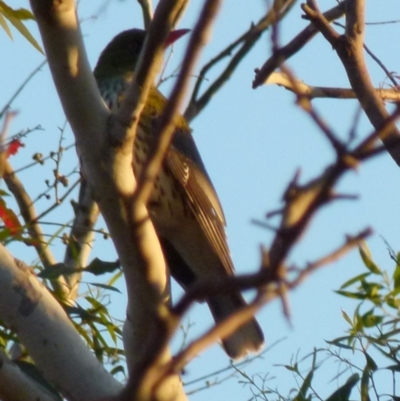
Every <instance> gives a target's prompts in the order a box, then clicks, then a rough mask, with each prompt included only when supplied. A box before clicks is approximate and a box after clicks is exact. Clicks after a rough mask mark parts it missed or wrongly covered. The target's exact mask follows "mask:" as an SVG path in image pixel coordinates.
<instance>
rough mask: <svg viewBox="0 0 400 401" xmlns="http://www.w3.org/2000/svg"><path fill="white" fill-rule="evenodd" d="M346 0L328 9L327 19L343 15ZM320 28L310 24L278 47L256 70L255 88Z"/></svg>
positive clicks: (325, 14) (330, 19) (331, 19)
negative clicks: (284, 44)
mask: <svg viewBox="0 0 400 401" xmlns="http://www.w3.org/2000/svg"><path fill="white" fill-rule="evenodd" d="M347 1H349V0H344V1H342V2H340V3H339V4H338V5H337V6H336V7H333V8H331V9H330V10H329V11H326V12H325V13H324V14H323V15H324V17H325V18H326V20H327V21H333V20H335V19H338V18H340V17H342V16H343V14H344V7H345V4H346V2H347ZM317 33H318V29H317V28H316V27H315V26H314V24H312V23H311V24H310V25H308V26H307V27H306V28H305V29H303V30H302V31H301V32H300V33H299V34H298V35H297V36H296V37H295V38H294V39H292V40H291V41H290V42H289V43H288V44H287V45H286V46H283V47H281V48H280V49H277V50H276V51H275V52H274V53H273V54H272V56H271V57H270V58H269V59H268V60H267V61H266V62H265V63H264V65H263V66H262V67H261V69H257V70H256V76H255V79H254V81H253V88H254V89H255V88H257V87H258V86H260V85H262V84H263V83H264V82H265V81H266V80H267V79H268V77H269V76H270V75H271V74H272V73H273V72H274V71H275V70H276V69H277V68H279V67H280V66H281V65H282V64H283V63H284V62H285V61H286V60H288V59H289V58H290V57H292V56H293V55H294V54H296V53H297V52H298V51H299V50H300V49H302V48H303V47H304V46H305V45H306V44H307V43H308V42H309V41H310V40H311V39H312V38H313V37H314V36H315V35H316V34H317Z"/></svg>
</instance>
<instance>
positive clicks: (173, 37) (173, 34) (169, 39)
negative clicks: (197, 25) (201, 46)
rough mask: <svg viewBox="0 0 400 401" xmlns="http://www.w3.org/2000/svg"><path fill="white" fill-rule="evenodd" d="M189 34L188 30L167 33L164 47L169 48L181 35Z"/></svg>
mask: <svg viewBox="0 0 400 401" xmlns="http://www.w3.org/2000/svg"><path fill="white" fill-rule="evenodd" d="M188 32H190V29H177V30H176V31H172V32H170V33H169V35H168V37H167V40H166V41H165V47H166V48H167V47H168V46H171V45H172V44H173V43H174V42H176V41H177V40H178V39H179V38H181V37H182V36H183V35H186V34H187V33H188Z"/></svg>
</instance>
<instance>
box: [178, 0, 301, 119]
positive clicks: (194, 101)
mask: <svg viewBox="0 0 400 401" xmlns="http://www.w3.org/2000/svg"><path fill="white" fill-rule="evenodd" d="M293 4H295V1H294V0H284V1H282V0H275V1H274V4H273V5H272V6H271V8H270V9H269V11H268V12H267V14H266V16H264V17H263V18H261V19H260V21H258V22H257V23H256V24H255V25H252V26H251V27H250V28H249V29H248V31H247V32H245V33H244V34H243V35H241V36H240V37H239V38H238V39H236V40H235V41H234V42H233V43H231V44H230V45H229V46H227V47H226V48H225V49H224V50H222V51H221V52H220V53H219V54H218V55H217V56H215V57H214V58H213V59H212V60H210V61H209V62H208V63H207V64H206V65H205V66H204V67H203V68H202V69H201V71H200V74H199V77H198V78H197V81H196V85H195V87H194V90H193V93H192V96H191V99H190V101H189V104H188V106H187V109H186V111H185V113H184V116H185V118H186V120H187V121H191V120H193V119H194V118H195V117H197V116H198V115H199V114H200V112H201V111H202V110H203V109H204V108H205V107H206V106H207V104H208V103H209V102H210V100H211V98H212V97H213V96H214V95H215V93H216V92H217V91H218V90H220V89H221V88H222V87H223V85H225V84H226V82H227V81H228V80H229V78H230V77H231V76H232V73H233V72H234V71H235V69H236V68H237V67H238V65H239V64H240V62H241V61H242V60H243V59H244V57H245V56H246V55H247V54H248V53H249V51H250V50H251V49H252V48H253V46H254V45H255V44H256V43H257V41H258V40H259V39H260V38H261V35H262V33H263V32H264V31H266V30H267V29H268V28H269V27H270V26H271V24H274V23H277V22H279V21H280V20H281V19H282V18H283V17H284V16H285V15H286V13H287V12H288V11H289V10H290V9H291V7H292V6H293ZM238 47H239V49H238V50H237V51H236V53H235V54H234V55H233V56H232V53H233V52H234V50H235V49H236V48H238ZM226 57H231V60H230V62H229V63H228V65H227V66H226V67H225V68H224V70H223V71H222V72H221V73H220V74H219V76H218V77H217V78H216V79H215V81H214V82H213V83H211V84H210V85H209V87H208V88H207V89H206V90H205V91H204V92H203V94H201V96H200V88H201V86H202V85H203V84H204V82H205V79H206V75H207V73H208V72H209V71H210V70H211V69H212V68H213V67H215V66H216V65H217V64H218V63H219V62H220V61H222V60H223V59H224V58H226Z"/></svg>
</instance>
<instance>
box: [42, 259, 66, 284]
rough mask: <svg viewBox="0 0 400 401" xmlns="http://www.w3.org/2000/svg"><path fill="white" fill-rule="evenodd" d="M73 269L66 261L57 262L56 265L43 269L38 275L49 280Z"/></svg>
mask: <svg viewBox="0 0 400 401" xmlns="http://www.w3.org/2000/svg"><path fill="white" fill-rule="evenodd" d="M71 271H72V269H70V268H68V267H67V266H66V265H65V264H64V263H56V264H55V265H52V266H49V267H46V268H45V269H43V270H42V271H41V272H40V273H38V277H40V278H45V279H47V280H56V279H58V278H59V277H60V276H62V275H64V274H71Z"/></svg>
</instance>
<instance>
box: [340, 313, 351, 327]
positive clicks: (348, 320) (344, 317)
mask: <svg viewBox="0 0 400 401" xmlns="http://www.w3.org/2000/svg"><path fill="white" fill-rule="evenodd" d="M342 316H343V319H344V320H346V322H347V323H348V324H350V325H351V326H353V322H352V320H351V319H350V317H349V315H348V314H347V313H346V312H345V311H344V310H343V309H342Z"/></svg>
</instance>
